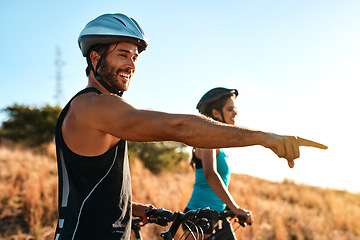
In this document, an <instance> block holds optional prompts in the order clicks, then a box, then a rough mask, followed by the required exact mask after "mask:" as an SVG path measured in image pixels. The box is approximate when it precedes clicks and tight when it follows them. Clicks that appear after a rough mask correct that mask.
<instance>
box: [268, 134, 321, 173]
mask: <svg viewBox="0 0 360 240" xmlns="http://www.w3.org/2000/svg"><path fill="white" fill-rule="evenodd" d="M270 135H271V140H270V142H268V144H269V145H267V146H266V145H265V147H268V148H270V149H271V150H272V151H273V152H274V153H275V154H276V155H277V156H278V157H279V158H285V159H286V160H287V161H288V165H289V167H290V168H293V167H294V166H295V163H294V160H295V159H297V158H299V157H300V150H299V147H300V146H306V147H315V148H319V149H327V148H328V147H327V146H325V145H323V144H321V143H317V142H314V141H311V140H307V139H304V138H301V137H294V136H280V135H276V134H270Z"/></svg>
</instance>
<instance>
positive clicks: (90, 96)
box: [71, 92, 124, 110]
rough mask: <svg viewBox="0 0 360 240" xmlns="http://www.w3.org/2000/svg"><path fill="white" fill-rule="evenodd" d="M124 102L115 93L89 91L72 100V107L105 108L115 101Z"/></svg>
mask: <svg viewBox="0 0 360 240" xmlns="http://www.w3.org/2000/svg"><path fill="white" fill-rule="evenodd" d="M121 102H124V101H123V99H122V98H121V97H119V96H117V95H114V94H98V93H96V92H89V93H85V94H82V95H80V96H78V97H76V98H75V99H73V101H72V102H71V108H79V109H83V110H86V109H94V108H95V109H96V108H100V109H104V108H109V107H111V106H112V105H113V104H115V103H121Z"/></svg>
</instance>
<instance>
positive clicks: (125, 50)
mask: <svg viewBox="0 0 360 240" xmlns="http://www.w3.org/2000/svg"><path fill="white" fill-rule="evenodd" d="M118 51H119V52H126V53H130V54H135V55H136V56H137V55H139V54H137V53H133V52H131V51H129V50H127V49H118Z"/></svg>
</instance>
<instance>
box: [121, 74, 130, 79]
mask: <svg viewBox="0 0 360 240" xmlns="http://www.w3.org/2000/svg"><path fill="white" fill-rule="evenodd" d="M120 76H122V77H126V78H129V77H130V74H128V73H120Z"/></svg>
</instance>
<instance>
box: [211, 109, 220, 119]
mask: <svg viewBox="0 0 360 240" xmlns="http://www.w3.org/2000/svg"><path fill="white" fill-rule="evenodd" d="M211 113H212V115H213V116H214V118H216V119H219V120H221V121H223V119H222V116H221V113H220V112H219V111H218V110H216V109H213V110H212V111H211Z"/></svg>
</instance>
